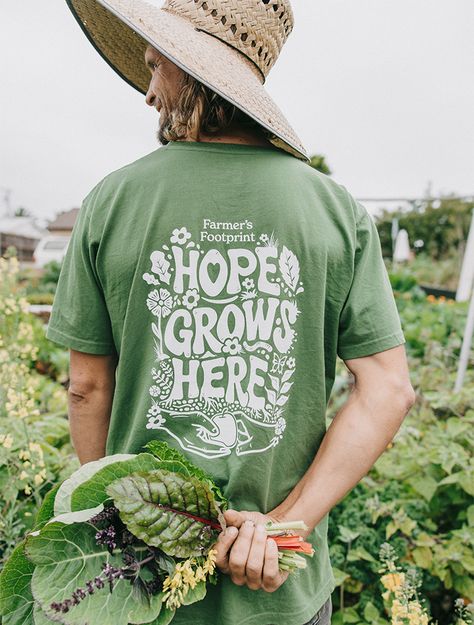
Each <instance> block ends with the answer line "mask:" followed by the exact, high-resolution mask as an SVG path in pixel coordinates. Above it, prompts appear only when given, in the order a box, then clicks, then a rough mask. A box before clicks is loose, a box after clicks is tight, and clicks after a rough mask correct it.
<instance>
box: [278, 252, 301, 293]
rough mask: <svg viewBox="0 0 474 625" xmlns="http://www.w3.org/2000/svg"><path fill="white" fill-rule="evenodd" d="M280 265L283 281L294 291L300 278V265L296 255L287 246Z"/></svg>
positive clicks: (281, 256) (280, 259) (282, 253)
mask: <svg viewBox="0 0 474 625" xmlns="http://www.w3.org/2000/svg"><path fill="white" fill-rule="evenodd" d="M278 264H279V267H280V271H281V275H282V277H283V280H284V281H285V282H286V284H287V285H288V286H289V287H290V289H291V290H292V291H294V290H295V289H296V285H297V284H298V280H299V278H300V264H299V261H298V259H297V258H296V256H295V254H293V252H292V251H291V250H289V249H288V248H287V247H286V245H284V246H283V250H282V252H281V254H280V258H279V260H278Z"/></svg>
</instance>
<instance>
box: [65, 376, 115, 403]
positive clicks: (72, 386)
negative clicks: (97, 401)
mask: <svg viewBox="0 0 474 625" xmlns="http://www.w3.org/2000/svg"><path fill="white" fill-rule="evenodd" d="M113 387H114V382H113V381H112V380H110V379H108V378H107V379H101V378H97V379H95V380H94V379H92V378H90V379H87V378H84V377H81V378H79V379H77V380H75V379H74V378H71V379H70V380H69V387H68V389H67V392H68V395H69V397H70V398H71V399H72V400H73V401H83V400H85V399H88V398H90V397H92V396H97V395H108V394H109V393H110V392H113Z"/></svg>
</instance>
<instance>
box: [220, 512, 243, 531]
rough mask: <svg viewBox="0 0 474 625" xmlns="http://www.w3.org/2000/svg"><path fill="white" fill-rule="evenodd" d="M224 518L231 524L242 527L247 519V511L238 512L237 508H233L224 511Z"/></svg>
mask: <svg viewBox="0 0 474 625" xmlns="http://www.w3.org/2000/svg"><path fill="white" fill-rule="evenodd" d="M224 518H225V521H226V523H228V524H229V525H234V526H235V527H240V526H241V525H242V523H244V522H245V520H246V516H245V512H243V511H240V512H238V511H237V510H232V509H229V510H226V511H225V512H224Z"/></svg>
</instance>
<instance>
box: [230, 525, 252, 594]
mask: <svg viewBox="0 0 474 625" xmlns="http://www.w3.org/2000/svg"><path fill="white" fill-rule="evenodd" d="M253 534H254V525H253V522H252V521H245V523H243V524H242V526H241V527H240V529H239V534H238V536H237V538H236V540H235V543H234V544H233V545H232V549H231V552H230V556H229V570H230V576H231V578H232V581H233V582H234V584H237V586H243V585H244V584H245V582H246V577H245V569H246V565H247V559H248V555H249V552H250V546H251V544H252V537H253Z"/></svg>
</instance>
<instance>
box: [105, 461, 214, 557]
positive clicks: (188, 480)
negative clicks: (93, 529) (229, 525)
mask: <svg viewBox="0 0 474 625" xmlns="http://www.w3.org/2000/svg"><path fill="white" fill-rule="evenodd" d="M107 494H108V495H109V496H110V497H112V499H113V500H114V504H115V505H116V506H117V508H118V509H119V511H120V517H121V519H122V520H123V522H124V523H125V524H126V526H127V527H128V529H129V531H130V532H131V533H132V534H134V535H135V536H137V537H138V538H140V539H141V540H143V541H144V542H145V543H146V544H147V545H151V546H154V547H159V548H160V549H162V550H163V551H164V552H165V553H167V554H168V555H171V556H175V557H179V558H188V557H190V556H197V555H201V554H203V553H204V551H205V550H206V549H208V548H209V547H210V546H211V544H212V543H213V542H215V540H216V538H217V534H216V532H215V531H213V529H212V526H211V524H214V526H215V529H217V527H219V518H220V517H221V516H222V513H221V510H220V508H219V506H218V504H217V503H216V501H215V498H214V493H213V492H212V490H211V489H210V488H209V486H208V484H207V482H202V481H200V480H199V479H197V478H196V477H194V476H187V477H184V476H183V475H181V474H179V473H174V472H171V471H167V470H165V469H158V470H156V471H151V472H148V473H134V474H132V475H129V476H127V477H123V478H120V479H119V480H116V481H115V482H112V484H110V485H109V486H108V487H107ZM196 517H198V518H196ZM199 519H201V520H199ZM203 521H204V522H203ZM205 521H208V523H207V524H206V523H205ZM219 529H220V527H219Z"/></svg>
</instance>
